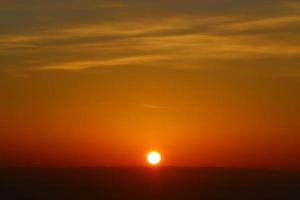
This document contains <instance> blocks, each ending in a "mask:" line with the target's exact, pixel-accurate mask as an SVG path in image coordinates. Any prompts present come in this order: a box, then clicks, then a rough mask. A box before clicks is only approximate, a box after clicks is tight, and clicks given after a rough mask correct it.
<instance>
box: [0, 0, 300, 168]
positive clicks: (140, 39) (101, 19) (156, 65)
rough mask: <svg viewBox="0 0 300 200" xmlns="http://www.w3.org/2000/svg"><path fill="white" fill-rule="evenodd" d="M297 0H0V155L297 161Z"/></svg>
mask: <svg viewBox="0 0 300 200" xmlns="http://www.w3.org/2000/svg"><path fill="white" fill-rule="evenodd" d="M299 63H300V1H298V0H272V1H270V0H251V1H248V0H159V1H149V0H123V1H121V0H120V1H112V0H110V1H108V0H72V1H71V0H26V1H24V0H1V6H0V166H128V165H144V164H145V154H146V152H148V151H149V150H152V149H155V150H158V151H160V152H161V153H162V156H163V165H175V166H199V167H201V166H216V167H258V168H274V169H300V123H299V122H300V103H299V102H300V66H299Z"/></svg>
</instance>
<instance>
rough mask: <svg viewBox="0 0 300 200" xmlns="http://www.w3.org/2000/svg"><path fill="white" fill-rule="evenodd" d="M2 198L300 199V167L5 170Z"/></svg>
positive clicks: (46, 199)
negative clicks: (284, 169) (257, 168)
mask: <svg viewBox="0 0 300 200" xmlns="http://www.w3.org/2000/svg"><path fill="white" fill-rule="evenodd" d="M0 175H1V176H0V177H1V179H0V188H1V189H0V194H1V197H0V198H1V199H2V200H11V199H20V200H34V199H39V200H60V199H62V200H69V199H70V200H73V199H74V200H77V199H78V200H79V199H80V200H90V199H91V200H92V199H120V200H121V199H122V200H127V199H128V200H135V199H136V200H143V199H164V200H168V199H202V200H212V199H226V200H235V199H237V200H248V199H249V200H250V199H251V200H258V199H263V200H267V199H270V200H276V199H300V172H287V171H273V170H250V169H233V168H188V167H182V168H181V167H162V168H143V167H113V168H68V169H67V168H56V169H54V168H52V169H50V168H49V169H45V168H44V169H43V168H31V169H29V168H15V169H2V170H1V174H0Z"/></svg>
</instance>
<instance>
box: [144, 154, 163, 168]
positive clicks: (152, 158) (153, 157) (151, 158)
mask: <svg viewBox="0 0 300 200" xmlns="http://www.w3.org/2000/svg"><path fill="white" fill-rule="evenodd" d="M147 160H148V162H149V163H150V164H152V165H157V164H158V163H159V162H160V160H161V156H160V154H159V153H158V152H156V151H152V152H150V153H149V154H148V155H147Z"/></svg>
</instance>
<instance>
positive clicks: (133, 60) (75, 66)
mask: <svg viewBox="0 0 300 200" xmlns="http://www.w3.org/2000/svg"><path fill="white" fill-rule="evenodd" d="M164 59H167V58H166V57H164V56H155V55H150V56H136V57H126V58H115V59H110V60H94V61H72V62H66V63H60V64H55V65H46V66H41V67H39V68H37V69H36V70H70V71H74V70H83V69H89V68H94V67H108V66H119V65H136V64H144V63H150V62H156V61H159V60H164Z"/></svg>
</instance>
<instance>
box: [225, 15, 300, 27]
mask: <svg viewBox="0 0 300 200" xmlns="http://www.w3.org/2000/svg"><path fill="white" fill-rule="evenodd" d="M297 24H300V15H293V16H282V17H271V18H264V19H258V20H250V21H246V22H239V23H232V24H229V25H226V27H227V28H228V29H230V30H233V31H251V30H261V29H274V28H283V27H289V26H292V25H297Z"/></svg>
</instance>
